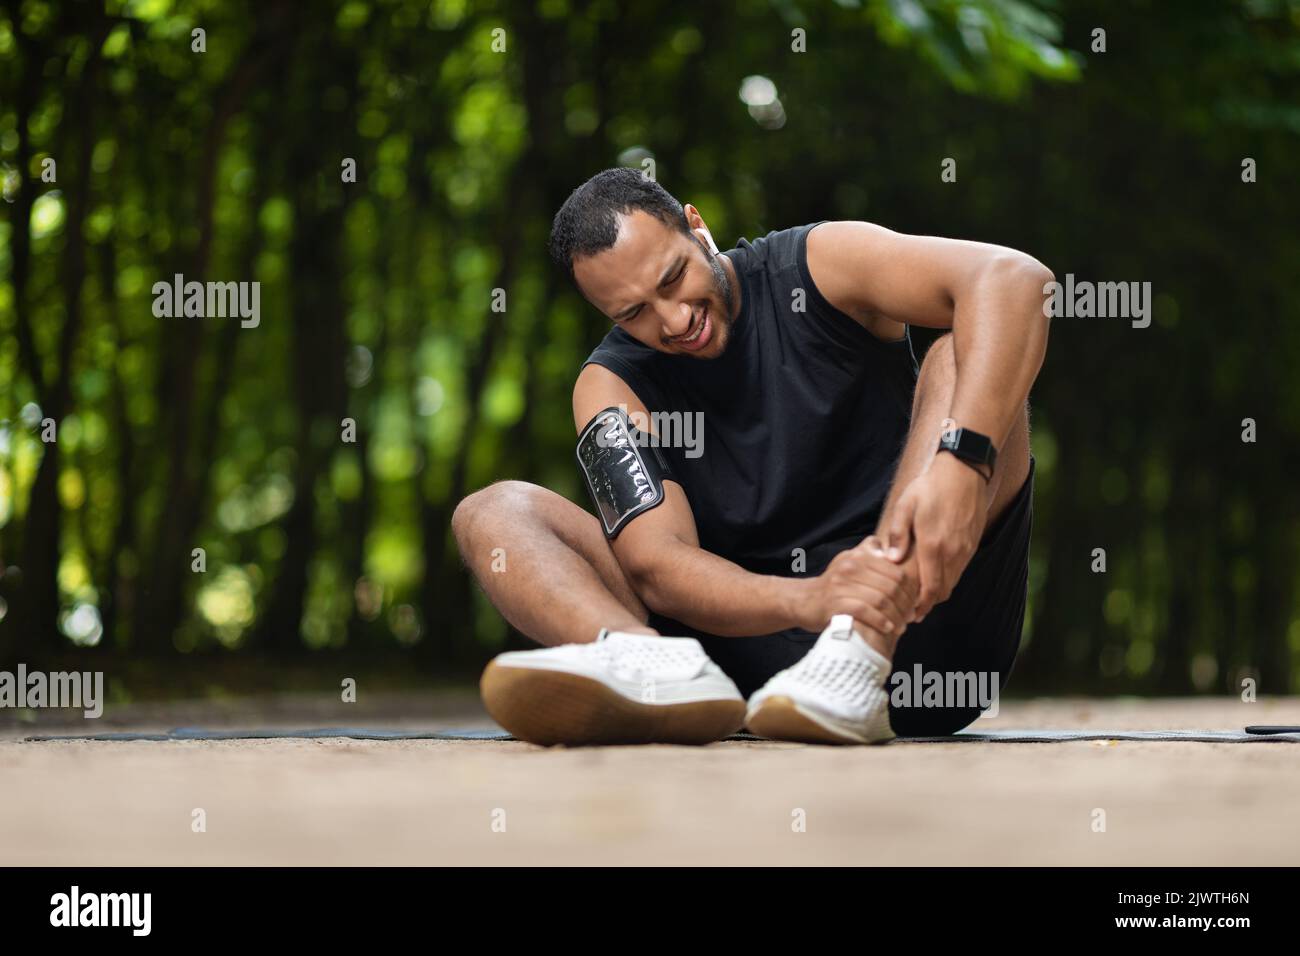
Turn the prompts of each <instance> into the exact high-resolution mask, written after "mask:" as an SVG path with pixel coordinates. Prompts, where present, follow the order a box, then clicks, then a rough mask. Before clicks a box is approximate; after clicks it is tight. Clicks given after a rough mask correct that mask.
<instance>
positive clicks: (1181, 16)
mask: <svg viewBox="0 0 1300 956" xmlns="http://www.w3.org/2000/svg"><path fill="white" fill-rule="evenodd" d="M196 29H202V30H203V31H204V34H203V39H204V50H203V52H196V49H195V45H196V41H195V39H194V34H193V31H194V30H196ZM1098 29H1102V30H1104V31H1105V51H1104V52H1102V51H1101V50H1100V49H1099V48H1098V46H1097V43H1098V38H1097V34H1096V33H1095V31H1096V30H1098ZM500 31H503V32H500ZM799 31H802V33H800V32H799ZM1298 73H1300V5H1297V4H1296V3H1294V2H1268V0H1251V2H1237V3H1220V2H1210V0H1189V2H1184V3H1179V4H1177V5H1172V4H1171V5H1161V4H1152V3H1133V4H1124V5H1118V4H1106V3H1101V2H1078V3H1066V2H1049V0H1042V2H1036V3H1030V2H1019V0H971V2H960V0H862V2H855V0H839V2H829V0H798V2H796V0H734V2H731V3H728V4H717V5H701V4H698V3H685V2H673V0H664V2H659V3H654V4H635V3H628V4H620V3H615V2H612V0H586V2H580V0H537V2H529V0H519V2H513V3H505V2H497V3H494V2H484V3H470V2H468V0H465V2H454V0H433V2H428V0H421V2H414V0H374V2H369V3H362V2H335V3H331V4H327V3H297V2H293V0H265V2H252V0H246V2H217V0H188V2H187V0H176V2H173V0H107V2H102V0H69V2H62V3H58V2H43V0H40V2H38V0H10V2H6V3H4V4H3V6H2V7H0V187H2V188H3V201H2V202H0V215H2V216H3V218H2V219H0V571H3V575H2V576H0V602H2V603H0V611H3V616H2V618H0V658H3V659H4V660H9V659H11V658H12V659H14V660H18V659H25V660H28V661H33V660H39V659H40V658H41V657H42V656H50V655H52V654H67V653H69V652H70V651H71V649H73V648H79V650H78V651H77V652H76V653H79V654H84V655H87V656H95V655H117V656H119V657H124V656H125V657H129V658H130V659H132V660H135V659H155V660H158V661H160V662H163V663H164V664H165V662H167V661H178V660H180V659H181V657H182V655H185V654H189V655H197V656H198V657H199V658H204V657H207V658H210V657H211V655H212V654H213V653H217V652H220V653H223V654H229V653H234V654H235V655H248V656H249V657H250V658H252V657H259V656H261V655H276V656H279V657H281V658H291V659H299V658H302V657H304V656H306V655H309V654H311V653H316V654H319V653H322V652H328V651H329V650H330V649H346V650H348V651H356V652H357V653H360V654H365V655H370V656H374V657H377V658H378V657H384V656H391V657H392V658H394V659H396V660H400V661H409V662H412V663H414V664H415V665H416V666H417V667H421V668H426V669H427V670H428V672H429V673H434V672H436V671H438V670H439V669H442V670H443V671H447V672H450V671H453V670H455V669H456V668H465V669H469V668H472V667H473V666H474V665H476V664H477V663H478V662H481V660H482V659H483V657H484V656H485V655H486V654H488V653H490V652H491V651H492V650H493V649H495V648H497V647H499V646H501V645H502V644H503V643H505V642H506V641H508V640H516V639H517V636H514V635H508V634H507V630H506V627H505V625H504V623H503V622H502V621H501V620H500V618H499V617H498V616H497V615H496V614H495V613H494V612H493V611H491V609H490V608H488V607H487V606H486V605H485V603H484V602H483V600H482V598H481V596H480V595H478V594H477V593H476V591H475V590H474V589H473V588H472V586H471V584H470V582H469V581H468V579H467V577H466V575H465V574H464V572H463V569H462V568H461V566H460V562H459V558H458V556H457V555H456V553H455V548H454V545H453V544H452V542H451V541H450V539H449V535H448V526H449V520H450V515H451V511H452V509H453V508H454V506H455V503H456V502H457V501H458V500H459V499H460V498H461V497H463V496H464V495H465V494H466V493H467V492H469V491H472V490H473V489H474V488H476V487H479V486H482V485H484V484H486V483H488V482H490V481H492V480H494V479H498V478H507V477H514V478H523V479H527V480H531V481H536V482H539V483H541V484H545V485H547V486H549V487H552V488H555V489H556V490H558V491H560V492H561V493H563V494H566V495H568V496H569V497H571V498H573V499H574V500H578V501H582V500H583V499H582V497H581V495H580V492H579V487H578V483H577V480H576V477H577V476H576V474H575V472H574V470H573V467H572V464H571V461H572V459H571V449H572V422H571V420H570V412H569V391H570V388H571V385H572V381H573V379H574V377H575V375H576V372H577V369H578V367H579V365H580V364H581V361H582V359H583V358H584V357H585V355H586V354H587V353H588V351H589V350H590V349H591V347H592V346H593V345H594V344H595V343H596V342H597V341H598V340H599V338H600V337H601V335H603V333H604V332H605V325H604V324H603V323H604V320H603V319H602V318H601V317H600V316H599V315H598V314H596V313H595V312H594V310H592V309H591V308H590V307H589V306H587V305H586V304H585V303H584V302H583V301H581V299H580V298H578V297H577V295H576V294H575V293H574V291H573V290H572V289H570V288H569V287H568V286H567V285H566V284H565V283H564V281H563V280H562V277H561V276H559V275H558V274H557V273H556V271H555V269H554V268H553V267H552V266H551V265H550V263H549V262H548V260H547V258H546V255H545V247H544V246H545V238H546V234H547V230H548V227H549V223H550V217H551V216H552V215H553V213H554V211H555V209H556V208H557V207H558V206H559V204H560V203H561V202H562V201H563V200H564V198H565V197H566V196H567V195H568V193H569V191H570V190H571V189H572V188H573V187H575V186H576V185H578V183H580V182H581V181H582V180H583V179H585V178H586V177H587V176H589V175H590V174H592V173H594V172H596V171H598V170H599V169H601V168H604V167H607V166H611V165H615V164H619V163H624V164H628V165H639V164H640V162H641V160H642V159H644V158H653V159H654V161H655V165H656V175H657V178H658V179H659V181H660V182H662V183H663V184H664V185H665V186H667V188H669V189H670V190H671V191H673V192H674V193H675V194H676V195H677V196H678V197H679V198H681V199H683V200H684V201H691V202H694V203H695V204H696V205H697V206H698V207H699V208H700V210H701V211H702V213H703V215H704V216H705V218H706V219H707V220H708V221H709V223H710V226H711V228H712V230H713V232H714V234H715V235H716V236H718V237H719V240H720V241H724V242H725V241H729V240H731V239H732V238H734V237H737V236H741V235H743V236H747V237H753V236H756V235H761V234H763V233H765V232H766V231H768V230H769V229H774V228H783V227H786V226H790V225H795V224H799V223H803V222H808V221H812V220H816V219H834V218H863V219H868V220H871V221H875V222H879V223H882V224H884V225H887V226H890V227H892V228H895V229H899V230H901V231H906V232H915V233H934V234H942V235H950V236H959V237H965V238H973V239H979V240H983V241H989V242H998V243H1003V244H1006V245H1010V246H1015V247H1018V248H1022V249H1025V250H1027V251H1029V252H1030V253H1032V254H1033V255H1035V256H1036V257H1038V258H1039V259H1041V260H1042V261H1044V262H1046V263H1047V264H1048V265H1049V266H1051V267H1052V268H1053V269H1054V270H1055V271H1056V273H1057V275H1058V276H1062V277H1063V276H1064V275H1065V274H1066V273H1074V274H1075V275H1077V276H1079V277H1080V278H1093V279H1097V280H1109V281H1150V282H1151V283H1152V284H1153V288H1154V290H1155V294H1156V302H1155V316H1154V322H1153V324H1152V326H1151V327H1150V328H1149V329H1143V330H1137V329H1132V328H1130V326H1129V325H1128V323H1127V322H1125V321H1123V320H1098V319H1092V320H1088V319H1058V320H1057V321H1056V322H1055V323H1054V328H1053V336H1052V343H1051V347H1050V351H1049V356H1048V360H1047V364H1046V367H1045V368H1044V371H1043V374H1042V376H1041V378H1040V381H1039V385H1038V386H1037V388H1036V391H1035V394H1034V396H1033V401H1034V407H1035V415H1034V432H1035V449H1036V454H1037V456H1038V462H1039V483H1038V496H1037V500H1036V528H1035V545H1034V552H1033V567H1032V573H1031V613H1030V616H1029V622H1028V624H1027V630H1026V639H1027V643H1026V646H1025V650H1024V652H1023V654H1022V657H1021V660H1020V661H1019V663H1018V664H1017V675H1018V679H1017V682H1016V684H1015V685H1013V686H1015V687H1017V688H1019V689H1022V690H1023V689H1026V688H1028V689H1039V690H1050V691H1053V692H1062V691H1093V692H1095V691H1133V692H1160V691H1164V692H1184V691H1189V690H1218V691H1224V690H1235V689H1236V688H1237V687H1238V686H1239V682H1240V679H1241V678H1242V677H1244V676H1254V677H1257V678H1259V680H1260V689H1261V691H1270V692H1282V691H1285V690H1287V689H1288V688H1290V689H1295V687H1297V686H1298V685H1300V606H1297V601H1296V597H1295V594H1296V583H1297V572H1298V569H1300V561H1298V558H1300V555H1298V554H1297V541H1298V536H1297V528H1298V527H1300V507H1298V504H1300V499H1298V498H1297V494H1296V481H1295V478H1294V471H1295V466H1296V463H1297V456H1296V454H1295V452H1294V449H1295V448H1296V447H1298V440H1300V389H1297V388H1296V387H1295V385H1294V381H1293V378H1292V375H1291V370H1292V369H1294V368H1295V367H1297V364H1300V363H1298V361H1297V360H1300V354H1297V353H1298V352H1300V321H1297V320H1298V319H1300V315H1298V314H1297V312H1298V308H1297V304H1296V299H1295V297H1294V296H1292V295H1290V294H1289V292H1290V289H1289V286H1290V283H1291V282H1292V281H1293V280H1294V278H1295V276H1296V274H1297V272H1298V271H1300V269H1298V268H1297V264H1298V262H1300V256H1298V255H1297V253H1298V251H1300V249H1298V246H1300V239H1297V231H1296V222H1297V221H1300V216H1298V215H1297V213H1298V212H1300V203H1298V202H1297V187H1296V177H1295V174H1294V164H1295V161H1296V157H1297V155H1300V150H1298V148H1297V147H1298V146H1300V141H1298V136H1300V95H1297V93H1300V90H1298V89H1297V75H1298ZM755 77H756V78H758V85H757V86H754V85H753V84H752V83H751V86H750V87H749V89H750V90H753V89H759V90H770V91H771V92H772V93H774V95H775V98H776V99H775V100H774V101H773V100H765V99H764V98H763V97H762V96H759V97H755V96H753V95H749V94H747V95H746V100H748V101H749V102H746V101H744V100H742V98H741V90H742V88H743V87H744V84H745V82H746V78H755ZM769 84H770V85H769ZM948 157H951V158H954V159H956V161H957V171H958V179H957V182H956V183H944V182H941V180H940V164H941V162H942V161H943V160H944V159H945V158H948ZM1246 157H1250V158H1252V159H1254V160H1255V162H1256V163H1257V168H1258V181H1257V182H1253V183H1244V182H1243V181H1242V175H1241V174H1242V162H1243V159H1245V158H1246ZM349 158H350V159H353V160H355V162H356V169H357V181H356V182H355V183H344V182H342V180H341V169H342V164H343V162H344V160H345V159H349ZM47 159H52V160H54V161H55V164H56V169H57V172H56V175H55V179H54V180H53V181H49V180H45V179H43V178H42V173H43V172H44V171H45V170H46V168H47V167H46V164H45V162H44V161H45V160H47ZM176 273H182V274H184V275H185V276H186V278H187V279H199V280H205V279H212V280H221V281H230V280H236V281H245V280H256V281H258V282H260V283H261V313H262V321H261V323H260V325H259V326H258V327H257V328H255V329H241V328H240V325H239V322H238V321H236V320H231V319H220V318H207V319H181V318H177V319H159V318H155V316H154V315H153V312H152V309H151V304H152V292H151V289H152V286H153V283H155V282H157V281H160V280H161V281H168V280H170V279H171V277H172V276H173V275H174V274H176ZM498 288H500V289H505V290H506V293H507V296H508V309H507V311H506V312H504V313H497V312H493V311H492V310H491V308H490V303H491V296H492V290H493V289H498ZM47 418H48V419H53V421H54V422H55V423H56V425H57V435H58V440H57V442H55V443H46V442H43V441H42V438H41V433H42V427H43V426H42V421H43V420H44V419H47ZM1246 418H1252V419H1254V420H1255V421H1256V423H1257V429H1258V440H1257V441H1256V442H1254V443H1246V442H1243V441H1242V440H1241V433H1242V428H1243V419H1246ZM344 419H352V420H354V421H355V423H356V441H355V442H354V443H346V442H342V441H341V440H340V435H341V429H342V428H343V424H342V423H343V421H344ZM195 548H203V549H204V551H205V561H206V564H205V567H206V570H205V571H203V573H197V572H195V571H194V570H192V568H193V563H194V560H195V559H194V557H193V549H195ZM1095 548H1104V549H1105V550H1106V555H1107V569H1106V571H1105V573H1096V572H1094V571H1093V570H1092V568H1093V564H1094V557H1093V551H1094V549H1095Z"/></svg>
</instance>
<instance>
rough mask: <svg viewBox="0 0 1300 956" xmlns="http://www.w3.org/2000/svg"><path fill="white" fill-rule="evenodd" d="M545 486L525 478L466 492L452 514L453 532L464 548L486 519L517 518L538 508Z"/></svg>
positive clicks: (508, 519) (457, 541)
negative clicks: (532, 482)
mask: <svg viewBox="0 0 1300 956" xmlns="http://www.w3.org/2000/svg"><path fill="white" fill-rule="evenodd" d="M546 493H547V492H546V489H545V488H542V487H540V486H538V485H534V484H530V483H529V482H526V481H498V482H495V483H493V484H490V485H488V486H487V487H486V488H480V489H479V490H478V491H475V492H474V493H472V494H469V495H466V496H465V498H464V499H462V500H461V502H460V504H458V505H457V506H456V510H455V511H453V512H452V515H451V533H452V534H453V535H455V537H456V543H457V544H459V545H460V546H461V550H462V551H463V550H464V548H465V546H466V544H467V543H468V542H469V541H470V540H471V538H472V536H473V534H474V533H475V529H477V528H480V527H482V525H483V523H484V522H485V521H501V520H505V521H517V520H519V519H520V518H522V517H523V516H524V515H526V514H530V513H536V512H537V511H538V510H539V507H538V506H539V499H540V498H541V497H542V496H544V495H545V494H546Z"/></svg>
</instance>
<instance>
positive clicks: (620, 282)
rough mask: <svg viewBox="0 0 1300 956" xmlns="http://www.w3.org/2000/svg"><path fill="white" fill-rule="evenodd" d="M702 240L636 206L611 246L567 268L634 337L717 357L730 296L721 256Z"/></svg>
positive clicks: (732, 301)
mask: <svg viewBox="0 0 1300 956" xmlns="http://www.w3.org/2000/svg"><path fill="white" fill-rule="evenodd" d="M686 208H687V220H688V222H689V223H690V224H691V225H692V227H696V228H698V230H700V231H703V230H704V223H703V221H702V220H700V219H699V213H697V212H696V211H695V210H694V209H693V208H692V207H690V206H688V207H686ZM697 224H698V226H697ZM705 235H707V232H706V233H705ZM709 241H711V240H709ZM705 242H706V240H705V239H703V238H701V237H700V235H699V234H698V232H695V231H693V232H692V233H691V234H690V235H687V234H686V233H683V232H682V231H680V230H678V229H673V228H672V227H671V226H668V225H665V224H664V223H662V222H660V221H659V220H658V219H656V218H655V217H654V216H651V215H650V214H649V213H646V212H642V211H641V210H639V209H636V210H633V211H632V212H631V213H629V214H628V215H625V216H621V217H620V219H619V231H618V239H617V240H616V241H615V243H614V245H613V246H611V247H610V248H608V249H606V250H604V251H603V252H598V253H597V254H596V255H594V256H586V257H583V258H580V259H577V260H576V261H575V262H574V264H573V274H574V277H575V278H576V279H577V280H578V285H579V287H580V288H581V289H582V292H583V294H584V295H585V296H586V297H587V299H588V301H590V302H591V304H592V305H594V306H596V308H598V309H600V310H601V311H602V312H604V313H605V315H607V316H609V318H610V319H612V320H613V321H614V324H615V325H618V326H619V327H620V328H622V329H623V330H624V331H625V332H627V333H628V334H629V335H631V336H632V337H633V338H634V339H636V340H637V341H638V342H641V343H642V344H644V345H648V346H650V348H653V349H657V350H659V351H660V352H668V353H670V354H674V355H689V356H691V357H692V358H717V357H718V356H719V355H721V354H722V352H723V350H724V349H725V348H726V347H727V340H728V337H729V336H730V334H731V326H732V323H733V322H734V321H735V312H736V306H737V302H736V298H737V296H736V287H735V280H734V278H733V275H734V274H733V273H731V272H729V271H728V269H727V266H726V265H724V263H723V261H722V260H723V259H725V257H724V256H720V255H715V254H713V252H712V251H711V250H709V248H708V247H707V245H705Z"/></svg>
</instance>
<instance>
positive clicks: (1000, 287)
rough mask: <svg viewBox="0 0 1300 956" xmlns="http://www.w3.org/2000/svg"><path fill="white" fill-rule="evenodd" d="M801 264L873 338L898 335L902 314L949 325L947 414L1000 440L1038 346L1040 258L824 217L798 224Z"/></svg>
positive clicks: (1025, 393) (1042, 325) (1035, 364)
mask: <svg viewBox="0 0 1300 956" xmlns="http://www.w3.org/2000/svg"><path fill="white" fill-rule="evenodd" d="M808 270H809V272H810V273H811V274H812V279H813V282H815V283H816V284H817V287H818V289H819V290H821V293H822V295H823V296H825V297H826V299H827V301H828V302H830V303H831V304H832V305H833V306H835V307H836V308H838V309H840V310H841V311H842V312H845V313H846V314H848V315H849V316H851V317H852V318H854V319H855V320H857V321H858V322H861V323H862V324H863V325H864V326H866V328H867V329H868V331H871V332H873V333H874V334H875V335H877V336H878V337H880V338H885V339H891V338H898V337H899V336H901V335H902V333H903V324H904V323H907V324H911V325H920V326H926V327H929V328H941V329H946V328H951V329H952V331H953V345H954V349H955V353H956V359H957V389H956V394H955V395H954V397H953V405H952V410H951V411H950V412H949V415H950V417H952V418H953V419H954V420H956V422H957V424H959V425H961V426H962V427H964V428H971V429H974V430H975V431H977V432H982V433H983V434H985V435H988V436H989V437H991V438H992V439H993V442H994V444H995V445H997V446H998V447H1001V446H1002V444H1003V443H1004V442H1005V440H1006V437H1007V435H1008V433H1009V432H1010V431H1011V426H1012V425H1013V424H1014V423H1015V421H1016V418H1017V416H1018V415H1019V414H1020V410H1021V408H1023V407H1024V404H1025V400H1026V399H1027V398H1028V397H1029V389H1030V387H1031V386H1032V385H1033V382H1034V379H1035V378H1036V377H1037V375H1038V371H1039V369H1040V368H1041V367H1042V364H1043V356H1044V355H1045V354H1046V350H1047V332H1048V320H1047V318H1046V317H1045V316H1044V314H1043V301H1044V292H1043V286H1044V285H1046V284H1047V283H1048V282H1051V281H1053V276H1052V273H1051V271H1050V270H1049V269H1048V268H1047V267H1046V266H1044V265H1043V264H1042V263H1040V262H1039V261H1038V260H1037V259H1034V258H1033V257H1031V256H1028V255H1026V254H1025V253H1023V252H1017V251H1016V250H1014V249H1008V248H1006V247H1003V246H994V245H989V244H988V243H982V242H968V241H965V240H961V239H944V238H939V237H936V236H909V235H905V234H903V233H897V232H893V231H891V230H889V229H886V228H884V227H882V226H877V225H873V224H872V223H866V222H828V223H823V224H822V225H820V226H818V227H817V228H816V229H813V230H812V231H811V232H810V233H809V234H808ZM937 437H938V436H936V440H937Z"/></svg>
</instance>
